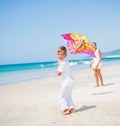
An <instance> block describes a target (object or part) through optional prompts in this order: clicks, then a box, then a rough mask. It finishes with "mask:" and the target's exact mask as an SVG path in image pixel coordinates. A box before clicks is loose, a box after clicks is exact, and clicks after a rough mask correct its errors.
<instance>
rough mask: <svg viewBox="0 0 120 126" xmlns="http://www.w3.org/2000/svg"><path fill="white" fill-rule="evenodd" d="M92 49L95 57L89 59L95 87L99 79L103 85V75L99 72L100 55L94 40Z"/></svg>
mask: <svg viewBox="0 0 120 126" xmlns="http://www.w3.org/2000/svg"><path fill="white" fill-rule="evenodd" d="M92 47H93V50H94V52H95V57H94V58H93V60H92V61H91V64H92V69H93V72H94V76H95V80H96V87H98V86H99V80H100V83H101V86H103V85H104V84H103V77H102V74H101V60H102V55H101V51H100V49H98V48H97V44H96V43H95V42H93V43H92Z"/></svg>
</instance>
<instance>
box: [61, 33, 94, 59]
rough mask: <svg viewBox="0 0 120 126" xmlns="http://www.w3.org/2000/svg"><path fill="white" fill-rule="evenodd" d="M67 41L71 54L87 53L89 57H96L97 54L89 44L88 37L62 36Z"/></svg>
mask: <svg viewBox="0 0 120 126" xmlns="http://www.w3.org/2000/svg"><path fill="white" fill-rule="evenodd" d="M61 36H62V37H63V38H64V40H66V42H67V47H68V50H69V52H70V53H71V54H81V53H87V54H88V55H90V56H92V57H95V53H94V51H93V49H92V47H91V45H90V43H89V40H88V38H87V36H85V35H83V34H73V33H67V34H61Z"/></svg>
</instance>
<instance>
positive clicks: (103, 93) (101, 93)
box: [93, 91, 113, 95]
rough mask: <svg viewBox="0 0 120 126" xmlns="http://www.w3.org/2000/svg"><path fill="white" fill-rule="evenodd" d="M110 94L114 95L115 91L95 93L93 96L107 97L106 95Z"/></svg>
mask: <svg viewBox="0 0 120 126" xmlns="http://www.w3.org/2000/svg"><path fill="white" fill-rule="evenodd" d="M110 93H113V91H108V92H99V93H93V95H105V94H110Z"/></svg>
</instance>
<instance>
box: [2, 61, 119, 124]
mask: <svg viewBox="0 0 120 126" xmlns="http://www.w3.org/2000/svg"><path fill="white" fill-rule="evenodd" d="M102 75H103V79H104V84H105V85H104V86H103V87H95V79H94V76H93V71H92V70H91V69H84V70H80V71H75V72H74V77H75V82H74V83H75V85H74V89H73V101H74V103H75V108H76V113H73V114H70V115H61V113H60V109H59V108H60V106H59V99H58V95H59V91H60V88H61V85H60V82H59V77H57V76H52V77H46V78H41V79H37V80H30V81H25V82H19V83H14V84H10V85H1V86H0V126H120V119H119V117H120V64H119V63H118V64H111V65H108V66H107V65H106V66H103V67H102Z"/></svg>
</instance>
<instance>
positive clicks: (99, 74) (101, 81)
mask: <svg viewBox="0 0 120 126" xmlns="http://www.w3.org/2000/svg"><path fill="white" fill-rule="evenodd" d="M98 76H99V79H100V83H101V86H104V84H103V77H102V74H101V71H100V69H99V70H98Z"/></svg>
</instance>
